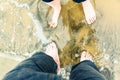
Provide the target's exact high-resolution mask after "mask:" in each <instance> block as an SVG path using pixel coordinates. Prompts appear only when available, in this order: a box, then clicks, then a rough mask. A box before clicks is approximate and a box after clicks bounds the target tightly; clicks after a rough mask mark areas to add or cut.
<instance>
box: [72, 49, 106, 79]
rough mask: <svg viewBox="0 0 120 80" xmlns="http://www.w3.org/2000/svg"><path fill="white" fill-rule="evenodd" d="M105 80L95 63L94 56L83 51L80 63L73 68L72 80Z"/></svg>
mask: <svg viewBox="0 0 120 80" xmlns="http://www.w3.org/2000/svg"><path fill="white" fill-rule="evenodd" d="M78 79H79V80H105V78H104V77H103V76H102V75H101V74H100V72H99V70H98V68H97V67H96V65H95V64H94V63H93V60H92V56H91V55H90V54H89V53H88V52H86V51H83V52H82V55H81V60H80V63H78V64H77V65H75V66H73V67H72V70H71V75H70V80H78Z"/></svg>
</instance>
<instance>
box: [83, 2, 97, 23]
mask: <svg viewBox="0 0 120 80" xmlns="http://www.w3.org/2000/svg"><path fill="white" fill-rule="evenodd" d="M82 6H83V11H84V14H85V18H86V21H87V23H88V24H92V23H93V22H94V21H95V20H96V14H95V11H94V8H93V6H92V4H91V2H90V0H86V1H84V2H82Z"/></svg>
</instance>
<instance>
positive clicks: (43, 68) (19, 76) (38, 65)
mask: <svg viewBox="0 0 120 80" xmlns="http://www.w3.org/2000/svg"><path fill="white" fill-rule="evenodd" d="M3 80H62V78H61V76H58V75H57V64H56V63H55V61H54V60H53V58H52V57H50V56H48V55H46V54H45V53H43V52H37V53H35V54H34V55H33V56H32V57H31V58H28V59H27V60H24V61H22V62H21V63H20V64H18V66H16V67H15V68H14V69H13V70H11V71H10V72H8V73H7V74H6V75H5V77H4V78H3ZM70 80H105V79H104V77H103V76H102V75H101V74H100V73H99V71H98V69H97V67H96V66H95V64H94V63H93V62H91V61H88V60H86V61H83V62H80V63H78V64H76V65H75V66H73V67H72V70H71V75H70Z"/></svg>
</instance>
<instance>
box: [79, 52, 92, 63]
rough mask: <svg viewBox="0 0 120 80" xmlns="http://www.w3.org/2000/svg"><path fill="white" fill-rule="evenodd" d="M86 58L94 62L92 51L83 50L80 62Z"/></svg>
mask: <svg viewBox="0 0 120 80" xmlns="http://www.w3.org/2000/svg"><path fill="white" fill-rule="evenodd" d="M84 60H90V61H92V62H93V59H92V56H91V55H90V53H89V52H87V51H83V52H82V54H81V59H80V62H81V61H84Z"/></svg>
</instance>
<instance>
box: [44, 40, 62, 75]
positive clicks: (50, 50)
mask: <svg viewBox="0 0 120 80" xmlns="http://www.w3.org/2000/svg"><path fill="white" fill-rule="evenodd" d="M45 53H46V54H47V55H49V56H51V57H52V58H53V59H54V61H55V62H56V63H57V65H58V69H57V71H58V74H60V60H59V55H58V48H57V46H56V44H55V42H51V43H50V44H48V45H47V46H46V51H45Z"/></svg>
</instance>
